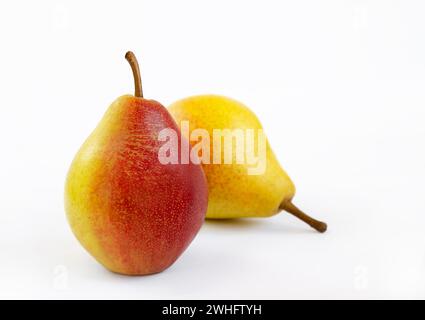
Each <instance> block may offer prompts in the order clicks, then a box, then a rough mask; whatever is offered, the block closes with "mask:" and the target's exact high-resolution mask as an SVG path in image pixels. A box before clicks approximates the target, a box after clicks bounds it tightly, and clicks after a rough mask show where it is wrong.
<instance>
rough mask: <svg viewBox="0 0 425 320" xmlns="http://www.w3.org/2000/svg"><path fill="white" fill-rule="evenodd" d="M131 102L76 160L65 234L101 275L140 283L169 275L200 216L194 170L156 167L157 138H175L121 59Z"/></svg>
mask: <svg viewBox="0 0 425 320" xmlns="http://www.w3.org/2000/svg"><path fill="white" fill-rule="evenodd" d="M126 58H127V60H128V61H129V63H130V65H131V67H132V70H133V76H134V80H135V87H136V92H135V95H134V96H132V95H124V96H122V97H119V98H118V99H117V100H115V102H113V103H112V105H111V106H110V107H109V109H108V110H107V112H106V114H105V115H104V117H103V119H102V120H101V121H100V123H99V124H98V126H97V128H96V129H95V130H94V131H93V133H92V134H91V135H90V136H89V137H88V139H87V140H86V141H85V143H84V144H83V146H82V147H81V148H80V150H79V151H78V153H77V155H76V156H75V158H74V160H73V162H72V165H71V168H70V169H69V173H68V177H67V180H66V187H65V209H66V213H67V217H68V220H69V223H70V225H71V228H72V231H73V232H74V234H75V236H76V237H77V239H78V240H79V241H80V243H81V244H82V245H83V246H84V248H85V249H87V251H88V252H89V253H90V254H91V255H92V256H93V257H94V258H95V259H96V260H97V261H99V262H100V263H101V264H102V265H104V266H105V267H106V268H107V269H109V270H111V271H113V272H117V273H121V274H126V275H145V274H151V273H156V272H160V271H162V270H164V269H166V268H167V267H169V266H170V265H171V264H172V263H173V262H174V261H175V260H176V259H177V258H178V257H179V256H180V255H181V253H182V252H183V251H184V250H185V249H186V248H187V246H188V245H189V244H190V242H191V241H192V239H193V238H194V237H195V235H196V234H197V232H198V231H199V229H200V227H201V225H202V223H203V221H204V218H205V212H206V209H207V203H208V194H207V182H206V179H205V175H204V173H203V171H202V168H201V166H200V165H196V164H193V163H190V164H187V165H180V164H177V165H163V164H161V163H160V161H159V160H158V151H159V149H160V147H161V145H162V142H160V141H158V134H159V132H160V131H161V130H162V129H164V128H168V129H173V130H176V131H178V127H177V125H176V123H175V121H174V120H173V118H172V117H171V115H170V114H169V113H168V111H167V109H166V108H165V107H163V106H162V105H161V104H160V103H158V102H156V101H154V100H147V99H144V98H143V94H142V86H141V80H140V72H139V67H138V64H137V61H136V58H135V56H134V54H132V53H131V52H128V53H127V54H126Z"/></svg>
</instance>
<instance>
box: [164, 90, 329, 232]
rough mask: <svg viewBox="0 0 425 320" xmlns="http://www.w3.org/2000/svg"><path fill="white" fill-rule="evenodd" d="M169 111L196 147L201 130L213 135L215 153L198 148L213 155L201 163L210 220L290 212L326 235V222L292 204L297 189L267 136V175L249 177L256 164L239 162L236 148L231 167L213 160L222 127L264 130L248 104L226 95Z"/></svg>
mask: <svg viewBox="0 0 425 320" xmlns="http://www.w3.org/2000/svg"><path fill="white" fill-rule="evenodd" d="M168 110H169V111H170V113H171V114H172V116H173V117H174V119H175V120H176V122H177V123H178V124H179V125H180V126H182V127H181V129H182V133H183V134H185V135H186V138H188V139H189V140H190V141H191V144H192V145H193V146H194V147H195V145H197V144H198V143H200V142H199V140H200V137H201V138H202V137H203V136H202V135H199V134H197V135H195V137H194V136H193V134H194V133H195V132H197V131H199V129H201V130H206V131H207V132H208V137H209V138H208V139H209V143H210V149H209V150H208V149H206V150H205V149H202V148H199V150H200V153H204V151H207V152H208V153H209V156H207V159H206V160H207V161H203V163H202V166H203V169H204V172H205V175H206V177H207V181H208V193H209V200H208V210H207V218H209V219H226V218H242V217H269V216H273V215H275V214H277V213H278V212H280V211H281V210H285V211H287V212H289V213H291V214H293V215H294V216H296V217H298V218H299V219H301V220H303V221H304V222H306V223H308V224H309V225H310V226H311V227H313V228H314V229H316V230H317V231H319V232H325V231H326V228H327V226H326V224H325V223H324V222H321V221H317V220H315V219H313V218H311V217H309V216H308V215H306V214H305V213H304V212H302V211H301V210H300V209H298V208H297V207H296V206H295V205H294V204H293V202H292V199H293V197H294V195H295V186H294V184H293V182H292V181H291V179H290V178H289V176H288V175H287V173H286V172H285V171H284V170H283V169H282V167H281V166H280V164H279V162H278V161H277V159H276V157H275V155H274V154H273V151H272V150H271V148H270V146H269V143H268V142H267V139H266V138H265V136H264V140H265V143H264V145H265V147H264V150H265V157H264V159H263V160H264V161H263V162H264V166H263V172H261V173H260V174H252V173H251V174H250V170H252V163H247V162H245V163H243V162H239V163H238V162H236V161H235V159H236V160H237V158H238V154H236V153H237V152H239V153H240V152H241V151H237V148H236V147H231V148H232V149H231V151H230V152H231V153H232V155H231V158H232V160H233V161H232V162H231V163H229V162H228V163H224V162H223V161H222V162H221V163H217V162H216V163H214V161H213V160H211V159H212V158H213V157H215V156H213V153H214V151H215V150H213V149H214V148H213V143H212V142H211V140H213V137H214V135H215V133H216V132H218V131H217V129H221V130H223V129H230V131H232V130H241V129H242V130H245V131H244V132H248V130H252V131H251V132H256V131H257V132H262V126H261V124H260V122H259V120H258V119H257V117H256V116H255V114H254V113H253V112H252V111H251V110H249V109H248V108H247V107H246V106H245V105H243V104H242V103H240V102H238V101H235V100H233V99H229V98H227V97H223V96H217V95H202V96H194V97H189V98H186V99H183V100H179V101H177V102H175V103H173V104H172V105H171V106H169V108H168ZM182 124H184V126H186V127H189V129H188V130H187V132H186V133H185V132H184V131H183V125H182ZM204 136H205V135H204ZM223 137H224V136H223ZM260 137H261V136H260V133H259V134H258V135H257V138H256V140H255V139H254V140H252V141H254V142H255V143H254V146H256V145H257V142H259V139H260ZM247 141H248V140H247ZM245 142H246V141H245ZM223 143H224V142H223ZM258 146H260V144H258ZM224 149H225V148H224V147H223V148H222V149H221V151H220V152H221V153H222V154H223V153H224V151H223V150H224ZM253 149H255V150H257V152H258V151H259V150H260V147H253ZM247 150H248V148H245V149H243V151H242V152H245V154H243V155H242V156H243V157H244V158H245V159H247V158H248V155H247V154H246V153H247V152H248V151H247ZM202 156H205V155H201V154H200V158H202ZM239 156H240V154H239ZM222 157H223V156H222ZM208 158H209V159H208ZM222 160H223V159H222Z"/></svg>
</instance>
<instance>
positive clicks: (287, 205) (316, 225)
mask: <svg viewBox="0 0 425 320" xmlns="http://www.w3.org/2000/svg"><path fill="white" fill-rule="evenodd" d="M280 209H282V210H285V211H287V212H289V213H291V214H292V215H294V216H296V217H297V218H298V219H300V220H302V221H304V222H305V223H307V224H308V225H310V226H311V227H312V228H313V229H316V230H317V231H319V232H321V233H323V232H325V231H326V229H327V228H328V226H327V225H326V223H324V222H322V221H319V220H316V219H313V218H312V217H310V216H308V215H307V214H305V213H304V212H302V211H301V210H300V209H298V208H297V207H296V206H295V205H294V204H293V203H292V202H291V201H284V202H282V204H281V205H280Z"/></svg>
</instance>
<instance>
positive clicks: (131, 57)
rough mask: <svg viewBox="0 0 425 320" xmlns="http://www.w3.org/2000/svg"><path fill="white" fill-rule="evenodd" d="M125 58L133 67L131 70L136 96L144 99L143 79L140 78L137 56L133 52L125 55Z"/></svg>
mask: <svg viewBox="0 0 425 320" xmlns="http://www.w3.org/2000/svg"><path fill="white" fill-rule="evenodd" d="M125 58H126V59H127V61H128V63H129V64H130V66H131V70H132V71H133V78H134V95H135V96H136V97H139V98H143V90H142V78H141V77H140V69H139V63H138V62H137V59H136V56H135V55H134V53H133V52H131V51H128V52H127V53H126V54H125Z"/></svg>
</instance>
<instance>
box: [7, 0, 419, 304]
mask: <svg viewBox="0 0 425 320" xmlns="http://www.w3.org/2000/svg"><path fill="white" fill-rule="evenodd" d="M424 10H425V3H424V2H423V1H419V0H418V1H387V0H386V1H366V0H364V1H340V0H335V1H313V0H311V1H264V0H261V1H246V0H245V1H228V0H226V1H218V0H214V1H195V0H192V1H182V0H180V1H158V0H155V1H149V2H148V1H132V2H130V1H122V0H120V1H115V4H113V2H112V1H81V2H79V1H7V2H6V1H2V2H1V4H0V45H1V48H0V49H1V50H0V57H1V59H0V110H1V112H0V137H1V140H0V141H1V158H0V164H1V165H0V298H83V299H84V298H138V299H146V298H163V299H165V298H180V299H185V298H205V299H207V298H222V299H227V298H270V299H275V298H325V299H329V298H343V299H347V298H354V299H357V298H425V230H424V229H425V228H424V227H425V200H424V198H425V188H424V181H425V128H424V127H425V126H424V123H425V73H424V72H425V63H424V57H425V44H424V41H425V38H424V36H425V20H424V18H423V15H424ZM130 49H131V50H133V51H134V52H135V53H136V54H137V55H138V57H139V60H140V63H141V70H142V76H143V84H144V93H145V97H147V98H153V99H156V100H158V101H160V102H162V103H163V104H164V105H169V104H170V103H171V102H173V101H175V100H177V99H180V98H183V97H186V96H189V95H193V94H202V93H217V94H223V95H227V96H230V97H233V98H236V99H238V100H240V101H242V102H244V103H245V104H247V105H248V106H250V107H251V109H252V110H253V111H254V112H255V113H256V114H257V115H258V117H259V118H260V119H261V121H262V122H263V125H264V127H265V129H266V132H267V134H268V137H269V140H270V142H271V144H272V146H273V148H274V150H275V152H276V154H277V156H278V158H279V159H280V161H281V163H282V165H283V167H284V168H285V169H286V170H287V171H288V172H289V174H290V175H291V177H292V179H293V180H294V181H295V183H296V185H297V187H298V191H297V192H298V193H297V196H296V199H295V200H296V203H297V204H298V205H299V206H300V207H302V208H303V209H305V211H306V212H309V213H311V214H312V215H314V216H316V217H318V218H320V219H323V220H325V221H327V222H328V224H329V231H328V232H327V233H326V234H318V233H316V232H314V231H312V230H310V229H309V228H308V226H306V225H304V224H303V223H301V222H299V221H297V220H296V219H294V218H292V217H291V216H289V215H286V214H284V213H282V214H280V215H278V216H276V217H274V218H271V219H264V220H255V219H254V220H240V221H233V222H225V223H223V222H222V223H218V222H215V223H206V224H205V226H204V227H203V228H202V230H201V231H200V233H199V235H198V236H197V238H196V239H195V241H194V242H193V243H192V245H191V246H190V247H189V248H188V250H187V251H186V252H185V253H184V254H183V255H182V256H181V258H180V259H179V260H178V261H177V262H176V263H175V264H174V265H173V266H172V267H171V268H169V269H168V270H166V271H165V272H163V273H161V274H158V275H154V276H148V277H124V276H118V275H115V274H112V273H109V272H108V271H106V270H104V269H103V267H101V266H100V265H98V264H97V263H96V262H95V260H94V259H92V258H91V256H89V255H88V254H87V253H86V252H85V251H84V250H83V249H82V247H81V246H80V245H79V244H78V242H77V241H76V240H75V238H74V236H73V235H72V233H71V231H70V229H69V227H68V224H67V221H66V219H65V213H64V209H63V187H64V179H65V175H66V172H67V169H68V167H69V164H70V162H71V160H72V158H73V156H74V154H75V153H76V151H77V150H78V148H79V146H80V145H81V144H82V142H83V141H84V139H85V138H86V137H87V135H88V134H89V133H90V132H91V130H92V129H94V127H95V126H96V124H97V123H98V121H99V120H100V118H101V117H102V115H103V113H104V112H105V110H106V109H107V107H108V106H109V104H110V103H111V102H112V101H113V100H114V99H115V98H116V97H118V96H120V95H122V94H124V93H132V92H133V80H132V76H131V71H130V68H129V66H128V64H127V62H126V61H125V60H124V53H125V51H126V50H130Z"/></svg>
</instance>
